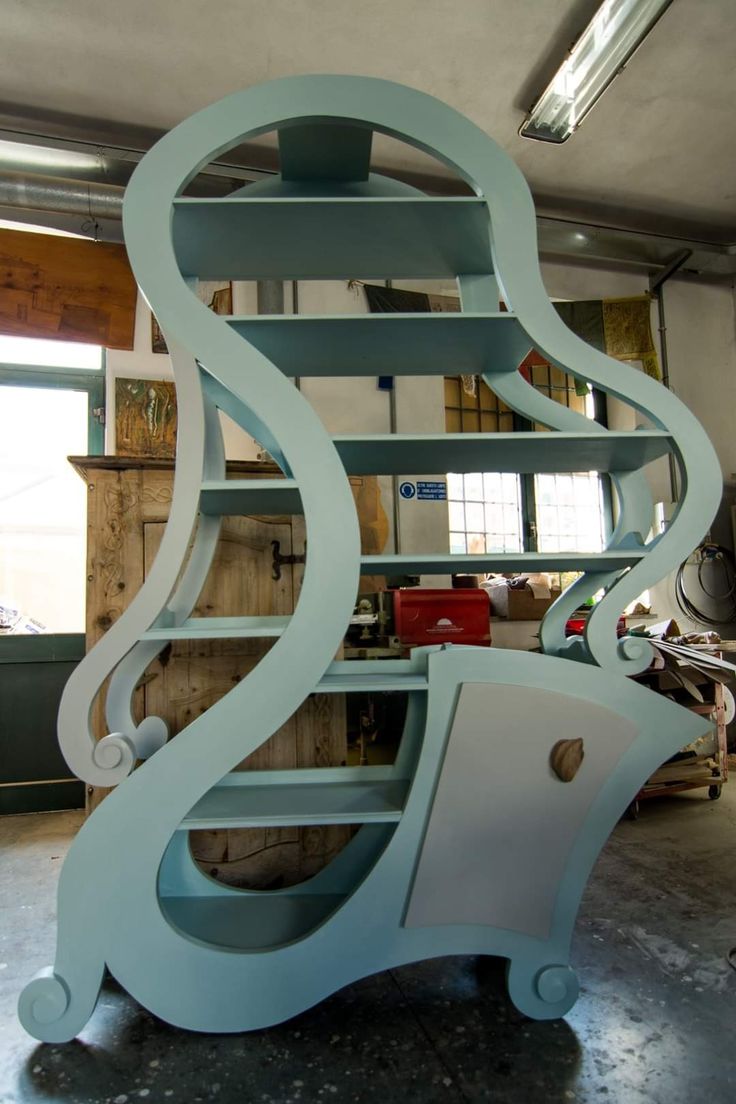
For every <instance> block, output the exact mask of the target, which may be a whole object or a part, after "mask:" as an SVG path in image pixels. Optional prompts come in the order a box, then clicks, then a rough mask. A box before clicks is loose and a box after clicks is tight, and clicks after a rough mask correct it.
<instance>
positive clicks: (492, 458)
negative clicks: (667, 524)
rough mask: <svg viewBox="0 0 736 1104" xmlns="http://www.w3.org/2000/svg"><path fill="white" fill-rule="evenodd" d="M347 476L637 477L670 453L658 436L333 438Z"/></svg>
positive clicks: (641, 433)
mask: <svg viewBox="0 0 736 1104" xmlns="http://www.w3.org/2000/svg"><path fill="white" fill-rule="evenodd" d="M332 440H333V443H334V445H335V448H336V449H337V453H338V455H339V457H340V459H341V460H342V462H343V464H344V465H345V471H346V472H347V473H348V475H367V474H373V475H397V474H398V475H407V474H411V473H412V472H419V473H424V474H428V473H433V474H434V473H437V474H444V473H445V472H477V471H491V472H580V471H598V472H610V471H615V472H622V471H637V470H639V469H640V468H643V467H644V466H645V465H646V464H650V463H651V462H652V461H653V460H657V459H658V458H659V457H660V456H665V455H666V454H667V453H668V452H669V449H670V437H669V435H668V434H666V433H662V432H661V431H660V430H651V431H647V430H638V431H633V432H628V433H624V432H605V433H601V434H600V435H597V434H593V433H555V434H549V433H547V434H541V433H445V434H441V435H440V434H437V435H434V436H429V435H427V436H420V435H414V436H410V435H407V434H399V433H397V434H394V435H392V436H390V437H389V436H381V435H379V434H376V435H375V436H372V437H360V436H352V437H333V439H332Z"/></svg>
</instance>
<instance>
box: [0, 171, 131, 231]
mask: <svg viewBox="0 0 736 1104" xmlns="http://www.w3.org/2000/svg"><path fill="white" fill-rule="evenodd" d="M124 193H125V189H124V188H121V187H119V186H118V185H116V184H91V183H88V182H87V181H84V180H70V179H67V178H66V177H59V176H42V175H41V174H39V173H27V172H11V171H3V172H0V206H4V207H20V208H23V209H24V210H33V211H57V212H60V213H62V214H68V215H82V216H86V217H87V218H92V219H98V218H102V219H118V220H120V219H122V217H123V195H124Z"/></svg>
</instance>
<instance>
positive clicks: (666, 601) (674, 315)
mask: <svg viewBox="0 0 736 1104" xmlns="http://www.w3.org/2000/svg"><path fill="white" fill-rule="evenodd" d="M542 274H543V278H544V281H545V285H546V288H547V291H548V293H549V295H550V296H551V297H553V298H560V299H598V298H609V297H610V298H615V297H619V296H629V295H640V294H642V293H644V292H646V291H647V288H648V282H647V278H646V276H644V275H638V274H636V273H633V274H632V273H630V272H618V271H613V270H609V269H603V268H590V267H587V266H586V267H583V266H577V265H572V264H567V265H563V264H544V265H543V266H542ZM395 286H398V287H402V288H409V289H411V288H415V289H416V290H422V291H428V292H434V293H439V294H454V293H455V292H456V288H455V284H454V282H449V283H448V282H446V281H445V282H439V281H435V282H431V283H430V282H429V281H427V282H422V283H421V284H416V283H410V282H402V283H400V284H396V285H395ZM289 300H290V296H289V294H288V291H287V305H286V309H287V311H289V310H290V309H291V303H290V301H289ZM665 307H666V320H667V347H668V354H669V372H670V385H671V387H672V390H673V391H674V392H675V393H676V394H677V395H678V396H679V398H681V399H682V401H683V402H685V404H686V405H687V406H688V407H689V408H690V409H691V410H692V411H693V413H694V414H695V415H696V417H697V418H698V419H699V420H700V421H701V422H702V423H703V425H704V427H705V429H706V431H707V432H708V434H709V436H710V438H711V440H712V441H713V444H714V446H715V449H716V451H717V453H718V456H719V459H720V461H721V466H722V470H723V475H724V478H725V479H726V481H727V489H728V490H729V491H730V492H731V491H732V492H733V494H734V496H736V432H734V420H735V419H734V414H735V413H736V313H735V299H734V291H733V289H732V288H731V287H726V286H720V285H711V284H704V283H696V282H694V281H690V280H685V279H680V278H678V277H674V278H673V279H671V280H670V281H669V282H668V283H667V285H666V288H665ZM256 309H257V308H256V302H255V286H254V285H253V284H242V285H235V288H234V310H235V312H236V313H244V314H250V313H256ZM298 309H299V313H300V314H361V313H365V312H366V311H367V306H366V302H365V295H364V293H363V291H362V289H361V288H360V287H355V288H349V287H348V286H347V284H346V283H345V282H344V281H341V282H321V281H302V282H300V283H299V285H298ZM657 325H658V318H657V310H656V305H655V304H654V303H653V304H652V331H653V334H654V338H655V344H656V345H657V346H658V347H659V339H658V333H657ZM448 370H449V366H448ZM117 376H132V377H142V378H158V379H165V378H171V364H170V361H169V358H168V356H165V355H161V354H155V353H152V352H151V350H150V312H149V311H148V308H147V306H146V305H145V303H144V302H143V301H142V300H140V301H139V304H138V312H137V318H136V336H135V348H134V350H133V352H130V353H126V352H119V351H115V350H113V351H111V352H110V353H109V354H108V371H107V381H108V430H107V448H108V451H110V452H112V451H114V380H115V378H116V377H117ZM301 388H302V393H303V394H304V396H305V398H307V399H308V400H309V401H310V402H311V403H312V405H313V406H314V408H315V409H316V411H317V412H318V414H319V415H320V417H321V418H322V420H323V422H324V424H325V428H326V429H327V430H328V432H330V433H333V434H347V433H365V434H372V433H389V432H390V429H391V402H392V396H391V393H390V392H387V391H381V390H379V389H378V386H377V380H376V379H374V378H341V379H320V378H316V379H314V378H312V379H306V378H305V379H303V380H302V381H301ZM393 401H394V403H395V411H394V416H395V425H396V431H397V432H399V433H442V432H444V397H443V386H442V379H441V378H440V377H422V378H416V377H415V378H412V377H403V378H397V379H396V380H395V391H394V393H393ZM610 416H611V424H612V425H613V426H618V427H620V428H624V427H627V426H630V425H633V424H635V423H636V421H637V420H638V421H641V418H640V417H637V418H635V417H634V415H633V413H632V412H631V411H630V410H629V409H627V408H626V407H624V406H623V405H622V404H617V403H612V404H611V410H610ZM223 421H224V423H225V436H226V448H227V453H228V456H229V457H230V458H233V459H252V458H255V456H256V454H257V447H256V445H255V443H254V442H253V441H252V440H251V439H250V438H249V437H247V435H246V434H243V433H242V432H241V431H240V430H239V429H238V428H237V427H236V426H234V425H233V424H232V423H231V422H229V419H223ZM407 475H411V476H413V477H415V478H416V477H417V476H418V477H419V478H422V473H407ZM648 475H649V476H650V482H651V483H652V487H653V493H654V497H655V500H667V499H668V498H669V470H668V466H667V463H666V461H660V462H658V464H657V465H652V466H651V468H650V470H649V472H648ZM428 478H433V477H432V476H428ZM381 493H382V500H383V505H384V509H385V511H386V514H387V516H388V518H389V524H390V537H389V547H395V545H394V543H393V542H394V534H393V488H392V480H391V478H389V477H382V479H381ZM398 513H399V532H400V547H401V551H403V552H413V551H420V550H425V551H429V550H437V551H444V550H446V549H447V542H448V526H447V508H446V504H445V503H444V502H419V501H417V500H416V499H415V500H411V501H404V500H400V501H399V506H398ZM714 536H715V539H718V540H719V541H720V542H721V543H730V519H729V517H728V510H726V512H725V513H724V516H723V518H722V519H721V521H720V527H719V528H718V527H717V528H716V530H714ZM423 581H424V582H426V583H428V584H429V583H434V584H435V585H437V584H438V583H439V584H443V583H444V584H446V583H447V580H446V579H444V578H442V579H437V578H433V579H429V578H427V579H425V580H423ZM654 599H655V605H656V607H657V609H656V612H657V613H658V614H659V615H661V616H663V617H664V616H670V615H676V614H677V608H676V604H675V602H674V596H673V591H672V586H671V580H668V581H666V582H665V584H664V585H663V586H661V587H659V588H657V590H656V592H655V594H654ZM679 619H680V620H681V621H684V619H683V618H682V617H681V616H680V618H679Z"/></svg>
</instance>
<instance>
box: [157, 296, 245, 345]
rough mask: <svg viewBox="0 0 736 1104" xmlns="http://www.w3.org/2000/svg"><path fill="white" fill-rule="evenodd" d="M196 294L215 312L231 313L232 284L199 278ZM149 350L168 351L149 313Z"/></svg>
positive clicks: (162, 336)
mask: <svg viewBox="0 0 736 1104" xmlns="http://www.w3.org/2000/svg"><path fill="white" fill-rule="evenodd" d="M197 296H198V298H199V299H201V300H202V302H203V303H206V304H207V306H208V307H209V308H210V310H211V311H214V313H215V314H232V313H233V285H232V284H230V283H225V284H223V283H222V282H221V281H216V280H200V281H199V284H198V286H197ZM151 351H152V352H154V353H168V351H169V350H168V349H167V347H166V338H165V337H164V335H163V334H162V332H161V327H160V326H159V324H158V320H157V318H156V316H155V315H154V314H152V315H151Z"/></svg>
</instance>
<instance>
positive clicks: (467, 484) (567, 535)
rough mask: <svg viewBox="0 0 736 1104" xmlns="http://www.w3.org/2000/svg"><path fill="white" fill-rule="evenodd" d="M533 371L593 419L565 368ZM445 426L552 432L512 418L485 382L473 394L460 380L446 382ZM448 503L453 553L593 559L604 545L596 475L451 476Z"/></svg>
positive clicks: (546, 390)
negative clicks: (533, 553)
mask: <svg viewBox="0 0 736 1104" xmlns="http://www.w3.org/2000/svg"><path fill="white" fill-rule="evenodd" d="M529 359H531V360H534V359H538V360H540V361H541V358H535V357H531V358H529ZM528 372H529V376H530V382H531V383H532V384H533V386H534V387H536V388H537V389H538V390H539V391H541V392H542V393H543V394H545V395H547V396H548V397H549V398H551V399H552V400H553V401H555V402H559V403H561V404H562V405H564V406H567V407H569V408H570V409H572V410H576V411H577V412H578V413H580V414H584V415H585V416H587V417H589V418H592V417H593V416H594V399H593V395H592V393H590V392H587V393H586V394H584V395H578V394H577V393H576V389H575V381H574V379H573V378H572V377H571V376H568V375H567V374H566V373H565V372H563V371H562V370H561V369H559V368H556V367H554V366H553V365H549V364H546V363H532V364H529V366H528ZM445 425H446V430H447V432H448V433H478V432H489V433H509V432H513V431H514V430H517V431H518V430H536V431H539V432H548V430H547V427H546V426H542V425H540V424H539V423H531V422H528V421H526V420H525V419H523V418H520V417H519V416H518V415H515V414H514V413H513V411H511V410H510V409H509V407H507V406H506V404H505V403H504V402H503V401H502V400H500V399H499V398H498V397H497V396H496V395H495V394H494V392H493V391H491V389H490V388H489V387H488V386H487V384H485V383H484V382H483V381H482V380H476V388H475V393H474V394H470V393H469V392H468V391H467V390H466V389H465V388H464V387H463V383H462V380H461V378H460V377H451V378H446V379H445ZM447 497H448V509H449V521H450V550H451V552H459V553H462V552H468V553H484V552H518V551H522V550H526V551H539V552H567V551H579V552H592V551H600V550H601V549H602V547H603V544H604V540H605V533H606V504H605V501H604V495H603V487H602V484H601V480H600V477H599V475H598V473H597V472H575V473H560V474H547V473H543V474H539V475H524V476H520V475H516V474H514V473H501V472H474V473H468V474H464V475H461V474H458V473H452V472H450V473H448V475H447Z"/></svg>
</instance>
